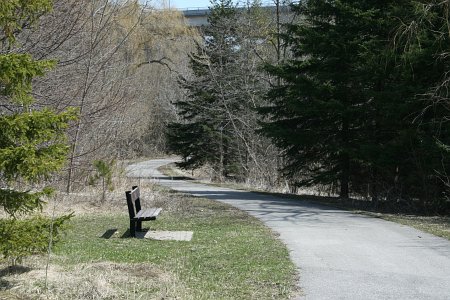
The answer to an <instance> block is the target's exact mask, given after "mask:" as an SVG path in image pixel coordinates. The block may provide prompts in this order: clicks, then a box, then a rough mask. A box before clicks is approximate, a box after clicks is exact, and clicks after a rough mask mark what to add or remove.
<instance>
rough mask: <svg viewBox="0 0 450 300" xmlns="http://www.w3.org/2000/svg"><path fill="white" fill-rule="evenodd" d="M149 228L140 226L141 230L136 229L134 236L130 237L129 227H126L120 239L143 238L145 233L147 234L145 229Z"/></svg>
mask: <svg viewBox="0 0 450 300" xmlns="http://www.w3.org/2000/svg"><path fill="white" fill-rule="evenodd" d="M149 230H150V228H142V230H141V231H136V237H132V236H131V235H130V229H127V231H125V232H124V233H123V234H122V235H121V237H120V238H121V239H144V238H145V235H146V234H147V231H149Z"/></svg>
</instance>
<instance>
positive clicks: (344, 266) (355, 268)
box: [128, 159, 450, 300]
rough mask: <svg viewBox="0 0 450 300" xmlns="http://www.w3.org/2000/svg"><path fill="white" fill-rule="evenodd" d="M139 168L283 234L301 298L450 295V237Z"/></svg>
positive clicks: (135, 172)
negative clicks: (248, 215)
mask: <svg viewBox="0 0 450 300" xmlns="http://www.w3.org/2000/svg"><path fill="white" fill-rule="evenodd" d="M171 161H173V160H168V159H166V160H153V161H146V162H142V163H138V164H135V165H132V166H130V167H129V169H128V174H129V176H131V177H153V178H155V180H157V181H158V182H159V184H161V185H164V186H168V187H170V188H172V189H175V190H178V191H183V192H188V193H191V194H193V195H195V196H202V197H206V198H210V199H214V200H218V201H222V202H225V203H229V204H231V205H233V206H235V207H237V208H239V209H242V210H245V211H247V212H249V213H250V214H251V215H253V216H256V217H257V218H259V219H261V220H262V221H263V222H264V223H265V224H267V226H269V227H270V228H272V229H273V230H274V231H276V232H278V233H279V234H280V238H281V240H282V241H283V242H284V243H285V244H286V245H287V247H288V249H289V250H290V255H291V258H292V261H293V262H294V263H295V264H296V265H297V267H298V269H299V273H300V280H299V283H298V285H299V286H300V287H301V288H302V290H303V293H304V296H302V297H300V298H299V299H312V300H313V299H314V300H315V299H327V300H331V299H361V300H366V299H377V300H384V299H396V300H400V299H411V300H412V299H414V300H417V299H433V300H438V299H439V300H440V299H442V300H449V299H450V242H449V241H447V240H445V239H442V238H438V237H434V236H432V235H429V234H426V233H423V232H421V231H418V230H415V229H412V228H410V227H407V226H403V225H399V224H396V223H392V222H387V221H384V220H380V219H376V218H370V217H365V216H361V215H355V214H351V213H349V212H346V211H342V210H338V209H334V208H330V207H325V206H320V205H316V204H311V203H307V202H303V201H295V200H287V199H283V198H277V197H274V196H267V195H260V194H257V193H250V192H244V191H239V190H232V189H227V188H219V187H212V186H208V185H203V184H196V183H193V182H188V181H181V180H170V178H167V177H165V176H163V175H162V174H161V173H159V172H158V171H157V170H156V168H157V167H158V166H161V165H164V164H167V163H170V162H171Z"/></svg>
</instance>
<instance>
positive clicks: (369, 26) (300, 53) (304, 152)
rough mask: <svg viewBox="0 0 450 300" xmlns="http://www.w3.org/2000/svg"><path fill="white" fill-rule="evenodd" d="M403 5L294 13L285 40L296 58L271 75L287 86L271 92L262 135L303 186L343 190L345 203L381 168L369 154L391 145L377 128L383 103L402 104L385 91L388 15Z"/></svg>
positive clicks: (313, 5)
mask: <svg viewBox="0 0 450 300" xmlns="http://www.w3.org/2000/svg"><path fill="white" fill-rule="evenodd" d="M406 2H407V1H406ZM406 2H404V1H396V2H394V1H377V2H373V1H351V0H341V1H338V0H336V1H318V0H309V1H302V2H301V3H300V4H298V5H294V6H293V9H294V10H296V11H297V12H298V13H299V14H301V15H302V16H303V17H304V19H303V20H302V21H301V22H300V23H298V24H293V25H290V26H288V29H287V34H286V35H283V36H282V37H283V38H284V40H285V42H286V43H288V45H289V46H290V47H291V51H292V55H293V58H292V59H291V60H288V61H286V62H284V63H283V64H282V65H281V66H280V67H276V66H268V67H267V69H268V71H269V72H270V73H271V74H272V75H274V76H277V77H279V78H280V79H281V82H282V84H281V85H280V86H275V87H273V88H272V90H271V91H270V92H269V94H268V98H269V99H270V101H271V102H272V106H269V107H264V108H261V112H262V113H263V114H265V115H267V116H269V118H270V121H269V122H266V123H265V124H264V125H263V131H264V132H265V134H266V135H267V136H269V137H271V138H272V139H273V140H274V142H275V143H276V144H277V145H278V146H279V147H281V148H283V149H286V152H285V157H286V161H287V165H286V167H285V169H284V172H285V173H286V174H287V175H289V176H291V177H294V178H299V182H298V184H299V185H314V184H325V185H339V187H340V190H339V194H340V196H341V197H343V198H347V197H348V196H349V192H350V188H353V191H356V192H361V191H360V188H361V187H364V186H367V184H368V183H369V182H370V181H369V180H364V178H370V175H371V174H372V169H373V168H378V167H379V166H378V165H377V163H376V162H375V158H374V157H373V156H371V154H374V153H376V154H378V153H379V152H378V151H380V150H381V149H380V148H379V146H380V145H383V142H386V139H387V140H389V139H390V138H388V137H386V136H385V135H384V134H385V132H384V133H383V132H382V130H383V129H381V128H377V126H380V122H378V121H379V120H378V119H379V118H380V117H381V118H383V116H382V115H380V114H382V113H381V112H382V111H383V109H386V108H388V106H386V105H384V104H382V103H381V102H382V101H384V99H388V100H387V101H388V103H390V104H392V103H395V101H397V100H396V99H395V98H396V97H398V96H400V94H399V93H398V92H394V91H395V90H394V89H393V88H391V86H389V84H388V83H389V82H392V81H390V80H391V79H392V75H390V71H392V68H391V65H390V63H392V62H393V61H392V59H393V56H392V53H391V52H392V51H391V50H390V46H391V45H390V40H389V39H390V37H391V34H392V31H393V29H394V26H393V22H394V20H395V18H394V17H393V16H392V15H391V14H392V13H393V11H394V10H395V9H394V8H397V7H402V6H404V5H405V3H406ZM387 75H388V77H386V76H387ZM395 79H397V78H395ZM392 80H394V79H392ZM385 85H388V87H385ZM380 101H381V102H380ZM391 101H393V102H391ZM399 105H400V104H395V105H394V106H396V107H397V108H398V107H399ZM394 111H395V110H394ZM396 113H398V111H396ZM397 117H398V118H400V120H402V118H403V116H401V115H397ZM384 120H386V119H383V121H382V122H381V123H383V122H384ZM385 129H387V130H390V129H392V128H385ZM388 132H389V131H388ZM380 137H381V138H382V139H383V140H379V139H378V138H380Z"/></svg>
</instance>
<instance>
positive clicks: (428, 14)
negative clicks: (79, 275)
mask: <svg viewBox="0 0 450 300" xmlns="http://www.w3.org/2000/svg"><path fill="white" fill-rule="evenodd" d="M288 2H290V1H288ZM151 4H152V2H151V1H149V2H148V3H147V5H143V4H142V2H140V1H137V0H129V1H117V0H54V1H52V0H27V1H16V0H3V1H1V3H0V205H1V207H2V210H3V212H2V217H1V218H0V240H1V244H0V252H1V253H2V255H3V257H8V258H12V259H13V260H14V259H16V258H19V257H22V256H25V255H28V254H31V253H35V252H42V251H46V249H48V246H49V243H51V242H52V241H56V240H57V239H58V238H57V233H58V229H59V228H62V227H63V224H64V222H65V220H67V219H68V218H70V216H61V217H58V218H56V219H53V220H50V219H48V218H46V217H43V216H41V215H39V214H35V212H37V211H39V210H40V209H42V206H43V205H44V204H45V199H48V197H51V195H52V194H53V193H54V189H53V190H52V189H51V188H48V186H53V187H54V188H56V189H57V190H60V191H63V192H66V193H68V194H70V193H73V192H78V191H80V190H81V189H83V188H84V187H85V186H87V185H89V184H90V183H93V182H95V181H96V180H97V181H98V180H100V179H102V180H103V186H104V190H103V192H105V187H106V186H107V185H109V180H110V176H111V169H110V167H111V166H112V165H114V161H117V160H126V159H130V158H136V157H142V156H147V157H149V156H154V155H157V154H162V153H164V151H169V152H172V153H176V154H179V155H181V156H182V157H183V162H182V163H180V166H182V167H184V168H188V169H190V168H200V167H202V168H204V169H205V170H207V171H208V172H210V174H211V176H212V177H214V178H215V179H217V180H229V179H231V180H235V181H239V182H246V183H248V184H250V185H252V186H257V187H259V188H264V189H268V190H280V189H288V190H290V191H292V192H296V190H297V189H304V188H310V189H311V190H312V191H316V192H321V193H327V194H330V195H337V196H340V198H341V199H346V198H349V197H350V198H353V199H359V200H365V202H366V203H369V204H370V205H372V206H375V207H379V208H389V209H397V210H404V211H411V212H417V211H420V212H427V213H442V214H443V213H448V212H449V206H450V205H449V198H448V197H449V192H450V178H449V175H448V174H449V171H450V170H449V158H450V157H449V155H450V154H449V152H450V140H449V139H450V134H449V124H448V122H449V109H450V106H449V104H450V101H449V95H448V84H449V82H450V79H449V73H448V70H449V62H450V61H449V52H448V49H449V39H450V29H449V26H448V24H449V23H450V22H449V16H448V9H449V4H450V3H449V1H433V0H427V1H425V0H415V1H406V0H400V1H393V0H392V1H388V0H386V1H365V0H359V1H351V0H339V1H338V0H330V1H319V0H304V1H300V2H298V1H295V2H294V4H292V5H288V4H289V3H286V1H281V0H274V1H273V4H274V5H273V7H272V8H270V9H268V8H264V7H262V6H261V2H260V1H257V0H255V1H246V2H245V3H242V2H241V3H237V2H233V1H231V0H212V1H211V12H210V15H209V26H206V27H203V28H200V29H197V28H190V27H188V26H187V25H186V22H185V20H184V19H183V17H182V15H181V14H180V13H179V12H176V11H173V10H157V9H155V7H152V6H151ZM102 198H103V199H105V193H103V197H102ZM49 240H50V242H49Z"/></svg>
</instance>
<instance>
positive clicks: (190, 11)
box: [180, 0, 299, 27]
mask: <svg viewBox="0 0 450 300" xmlns="http://www.w3.org/2000/svg"><path fill="white" fill-rule="evenodd" d="M298 2H299V1H298V0H297V1H282V0H280V3H284V4H283V5H281V6H280V10H281V13H282V14H285V13H286V12H288V11H290V7H289V5H288V4H287V3H298ZM273 3H274V1H265V2H264V1H263V4H262V7H263V8H264V9H267V10H270V11H272V12H273V13H275V12H276V6H275V5H274V4H273ZM241 9H245V7H242V8H241ZM180 11H181V12H182V13H183V15H184V17H185V18H186V22H187V25H189V26H194V27H200V26H207V25H208V15H209V13H210V10H209V8H208V7H189V8H182V9H180Z"/></svg>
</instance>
